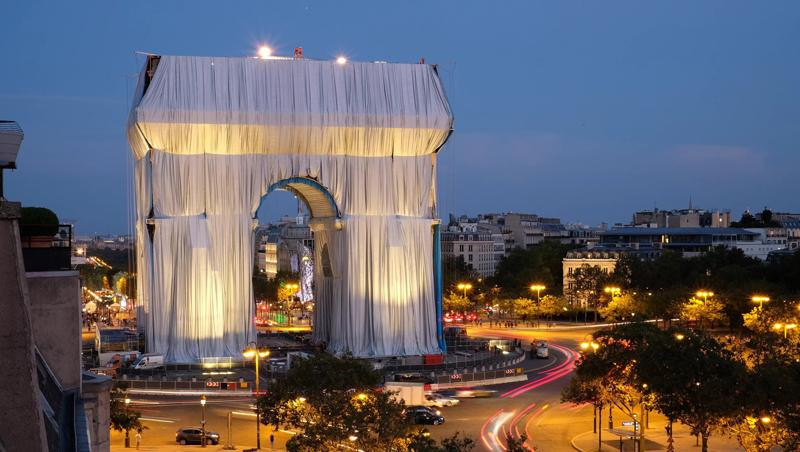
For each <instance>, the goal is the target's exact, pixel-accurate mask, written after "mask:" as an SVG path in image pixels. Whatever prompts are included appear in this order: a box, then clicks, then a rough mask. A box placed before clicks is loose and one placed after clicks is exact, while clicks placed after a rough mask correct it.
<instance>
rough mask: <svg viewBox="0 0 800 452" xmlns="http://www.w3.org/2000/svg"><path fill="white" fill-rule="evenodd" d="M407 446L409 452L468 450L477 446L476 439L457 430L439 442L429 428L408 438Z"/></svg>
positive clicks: (461, 451) (466, 451) (463, 451)
mask: <svg viewBox="0 0 800 452" xmlns="http://www.w3.org/2000/svg"><path fill="white" fill-rule="evenodd" d="M405 447H406V450H408V451H409V452H468V451H470V450H472V449H473V448H474V447H475V441H473V440H472V438H469V437H467V436H461V433H460V432H456V433H455V434H453V435H452V436H449V437H447V438H444V439H442V441H441V442H440V443H439V444H437V443H436V440H434V439H433V438H431V434H430V432H428V430H427V429H421V430H418V431H416V432H414V433H412V434H410V435H409V436H408V437H407V438H406V445H405Z"/></svg>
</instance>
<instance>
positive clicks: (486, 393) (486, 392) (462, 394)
mask: <svg viewBox="0 0 800 452" xmlns="http://www.w3.org/2000/svg"><path fill="white" fill-rule="evenodd" d="M497 395H498V392H497V391H495V390H494V389H483V388H460V389H457V390H456V391H455V393H454V394H453V397H458V398H460V399H470V398H478V397H497Z"/></svg>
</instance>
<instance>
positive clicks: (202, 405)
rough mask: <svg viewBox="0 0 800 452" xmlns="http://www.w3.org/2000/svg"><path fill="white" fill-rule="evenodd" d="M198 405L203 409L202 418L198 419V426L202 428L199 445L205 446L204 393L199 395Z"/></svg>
mask: <svg viewBox="0 0 800 452" xmlns="http://www.w3.org/2000/svg"><path fill="white" fill-rule="evenodd" d="M200 406H201V407H202V410H203V419H202V420H201V421H200V426H201V428H202V429H203V433H202V434H201V436H200V446H201V447H206V395H205V394H203V395H201V396H200Z"/></svg>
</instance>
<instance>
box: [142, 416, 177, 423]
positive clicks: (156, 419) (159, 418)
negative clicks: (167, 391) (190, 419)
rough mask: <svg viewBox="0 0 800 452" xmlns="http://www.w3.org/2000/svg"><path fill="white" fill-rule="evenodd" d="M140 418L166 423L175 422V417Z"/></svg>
mask: <svg viewBox="0 0 800 452" xmlns="http://www.w3.org/2000/svg"><path fill="white" fill-rule="evenodd" d="M139 419H141V420H143V421H147V422H161V423H164V424H174V423H175V421H176V420H175V419H168V418H161V417H140V418H139Z"/></svg>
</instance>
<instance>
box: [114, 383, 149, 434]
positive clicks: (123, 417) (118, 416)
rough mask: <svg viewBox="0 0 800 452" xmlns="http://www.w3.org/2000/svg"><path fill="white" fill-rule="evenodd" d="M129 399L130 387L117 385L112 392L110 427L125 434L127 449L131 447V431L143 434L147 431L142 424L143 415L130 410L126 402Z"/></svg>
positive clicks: (123, 384)
mask: <svg viewBox="0 0 800 452" xmlns="http://www.w3.org/2000/svg"><path fill="white" fill-rule="evenodd" d="M126 399H128V386H127V385H126V384H125V383H117V384H116V385H115V386H114V388H113V389H112V390H111V406H110V413H111V415H110V427H111V428H112V429H114V430H116V431H118V432H121V431H124V432H125V447H130V446H131V439H130V431H131V430H136V431H138V432H141V431H142V430H145V429H146V428H147V427H145V426H144V425H143V424H142V421H141V417H142V414H141V413H140V412H138V411H132V410H130V409H129V408H128V405H127V404H126V403H125V400H126Z"/></svg>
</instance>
